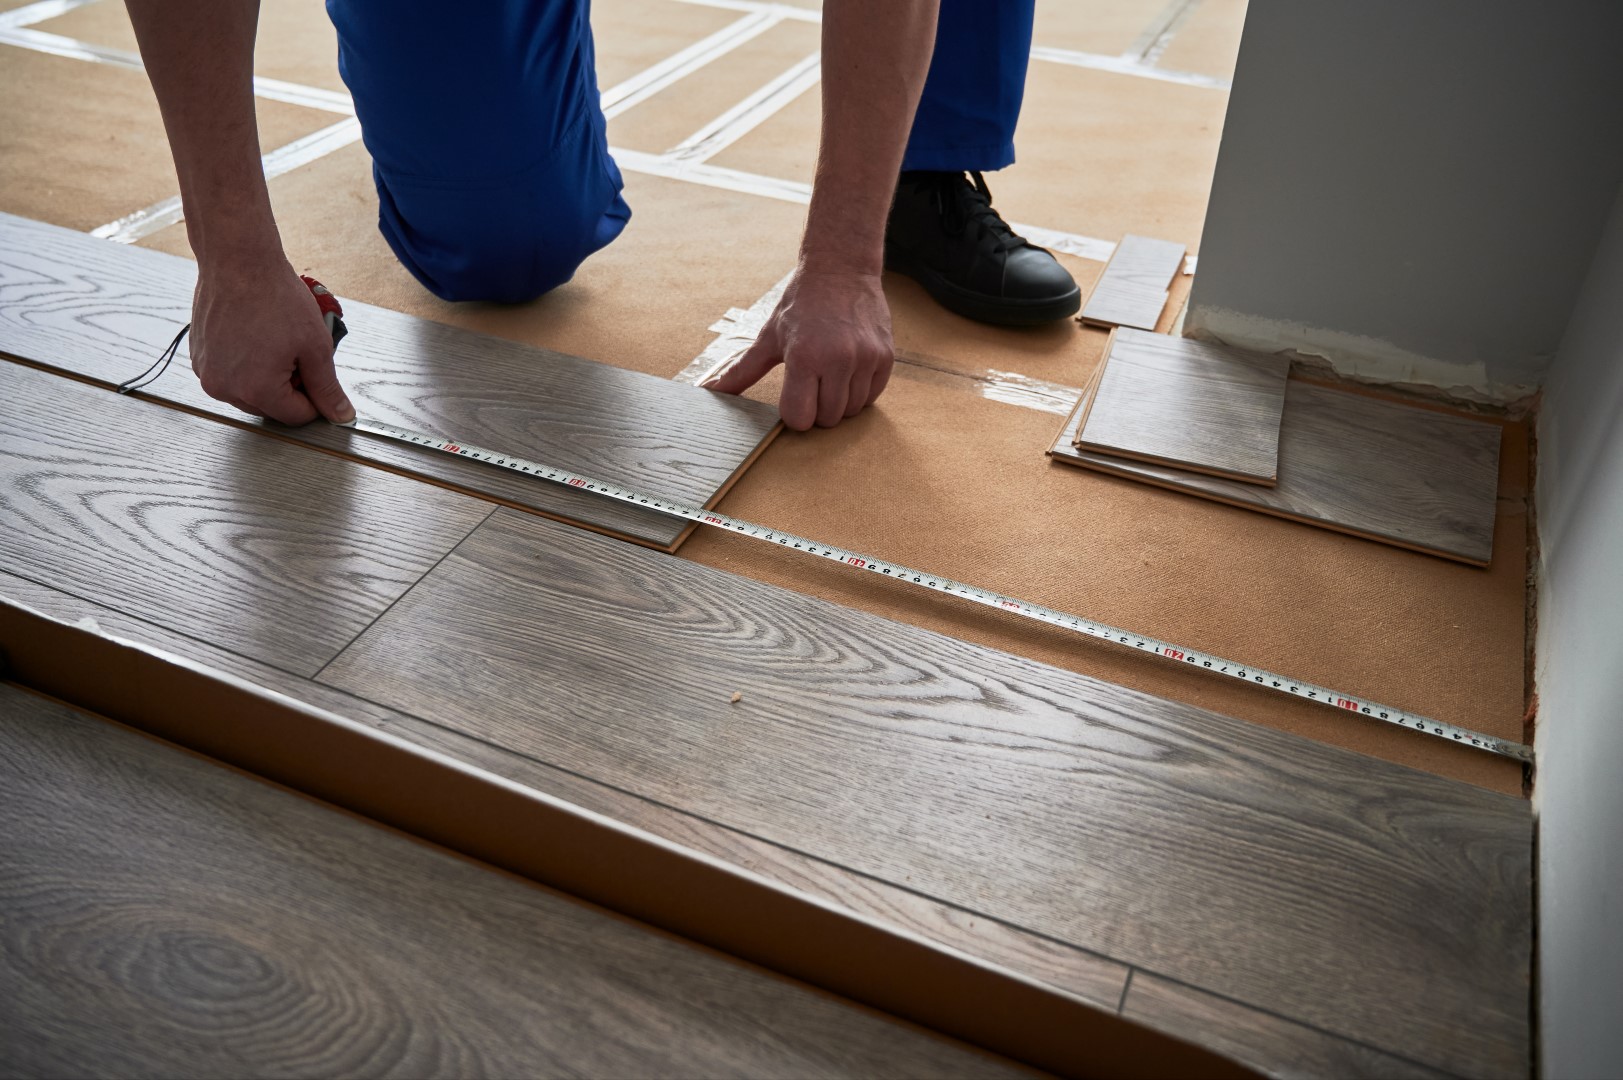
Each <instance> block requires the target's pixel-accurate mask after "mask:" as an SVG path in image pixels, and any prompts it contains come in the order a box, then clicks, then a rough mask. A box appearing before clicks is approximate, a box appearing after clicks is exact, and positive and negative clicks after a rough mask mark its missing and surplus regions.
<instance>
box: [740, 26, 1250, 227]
mask: <svg viewBox="0 0 1623 1080" xmlns="http://www.w3.org/2000/svg"><path fill="white" fill-rule="evenodd" d="M1043 6H1044V5H1042V4H1039V5H1038V9H1039V10H1041V9H1042V7H1043ZM1051 6H1052V5H1051ZM1227 108H1228V94H1227V93H1225V92H1223V91H1221V90H1213V89H1209V88H1207V87H1202V86H1184V85H1180V84H1176V83H1168V82H1158V81H1155V80H1152V79H1142V78H1135V77H1132V76H1126V75H1117V74H1113V73H1110V72H1104V71H1092V70H1088V69H1085V68H1076V67H1070V66H1067V65H1064V64H1055V63H1050V62H1046V61H1041V60H1033V61H1032V62H1031V66H1030V68H1029V69H1028V71H1027V74H1026V97H1025V105H1024V107H1023V108H1022V110H1021V114H1020V128H1019V131H1018V133H1017V134H1016V137H1015V148H1016V153H1017V155H1018V159H1019V160H1018V161H1017V162H1016V163H1015V164H1014V165H1012V166H1010V167H1009V168H1007V169H1002V170H999V171H998V172H994V173H988V174H986V180H987V183H988V184H989V185H990V186H991V189H992V194H993V196H994V203H995V205H996V206H997V207H998V209H999V210H1000V211H1001V212H1002V213H1003V216H1004V217H1006V218H1008V219H1009V220H1010V221H1018V222H1025V223H1028V224H1033V225H1041V226H1044V227H1046V228H1051V229H1060V230H1062V231H1064V232H1071V233H1080V234H1081V235H1083V236H1091V237H1095V238H1098V239H1106V240H1114V239H1115V238H1117V237H1120V236H1122V235H1124V234H1126V233H1139V234H1142V235H1144V236H1156V237H1162V238H1164V239H1168V240H1176V241H1178V242H1179V243H1182V244H1184V245H1185V246H1187V247H1188V248H1189V250H1190V251H1192V252H1193V251H1196V250H1198V249H1199V247H1200V232H1201V228H1202V225H1203V224H1204V222H1205V218H1206V199H1207V196H1208V195H1209V194H1210V191H1211V176H1212V170H1213V168H1214V167H1215V166H1216V162H1217V143H1218V139H1219V136H1220V135H1221V134H1222V129H1223V114H1224V112H1225V110H1226V109H1227ZM820 112H821V104H820V103H819V101H818V97H817V95H816V94H814V93H808V94H805V95H803V96H802V97H800V98H799V99H797V100H796V101H795V102H794V103H793V104H791V105H790V106H788V107H787V108H785V109H784V110H783V111H782V112H781V113H779V114H778V115H777V116H774V117H773V118H772V119H770V120H768V121H767V122H766V123H764V124H762V125H761V126H760V127H758V128H756V129H755V130H754V131H752V132H750V133H749V134H747V135H745V136H744V137H743V138H741V139H739V140H738V142H736V143H734V144H733V145H732V146H730V147H728V148H727V149H725V150H723V151H722V152H721V153H719V154H717V155H716V156H715V157H714V158H712V159H711V163H712V164H714V165H721V166H726V167H727V168H732V169H741V170H743V171H745V172H752V173H763V174H765V175H767V176H777V177H782V178H785V179H789V180H799V181H802V182H804V183H810V182H811V178H812V171H813V168H814V166H815V165H816V160H817V129H818V117H819V115H820Z"/></svg>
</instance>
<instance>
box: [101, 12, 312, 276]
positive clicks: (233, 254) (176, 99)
mask: <svg viewBox="0 0 1623 1080" xmlns="http://www.w3.org/2000/svg"><path fill="white" fill-rule="evenodd" d="M125 6H126V7H128V9H129V12H130V21H131V22H132V23H133V24H134V26H135V35H136V38H137V40H138V41H139V42H140V45H141V58H142V60H143V61H144V62H145V64H146V69H147V75H148V77H149V78H150V79H151V80H152V89H153V91H154V92H155V93H156V94H157V97H158V107H159V109H160V110H161V111H162V112H163V123H164V128H165V130H166V131H167V132H168V134H169V147H170V151H171V153H172V154H173V155H174V159H175V172H176V173H177V174H178V175H179V178H180V194H181V200H182V202H183V203H184V205H185V211H186V228H187V233H188V235H189V237H190V239H191V243H192V250H193V251H194V252H195V253H196V254H197V257H198V261H199V263H200V264H202V266H203V267H204V268H205V269H208V268H209V267H210V266H211V265H213V266H224V265H229V264H235V263H240V262H244V261H257V260H265V259H276V260H280V259H281V258H282V253H281V241H280V239H279V237H278V235H277V232H276V223H275V220H274V219H273V218H272V216H271V209H270V196H269V193H268V192H267V191H266V189H265V175H264V171H263V168H262V166H261V164H260V158H259V132H258V127H257V124H256V123H255V120H254V93H253V58H254V33H255V28H256V25H257V23H258V20H259V0H125Z"/></svg>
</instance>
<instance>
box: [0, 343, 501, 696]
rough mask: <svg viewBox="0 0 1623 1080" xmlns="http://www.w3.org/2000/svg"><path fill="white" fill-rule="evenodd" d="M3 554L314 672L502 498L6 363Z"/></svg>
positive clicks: (68, 583) (19, 565)
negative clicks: (473, 494) (484, 498)
mask: <svg viewBox="0 0 1623 1080" xmlns="http://www.w3.org/2000/svg"><path fill="white" fill-rule="evenodd" d="M0 384H3V386H4V390H3V392H0V565H4V566H5V567H6V568H7V569H10V570H12V571H15V572H18V573H24V574H28V575H31V576H33V577H35V578H37V579H39V580H45V581H50V582H52V583H53V584H56V585H59V586H60V587H62V588H64V589H67V590H69V591H71V592H76V593H79V594H82V595H85V596H93V597H96V598H98V599H100V600H102V601H104V602H105V603H107V604H109V605H111V606H114V607H119V608H123V609H124V610H127V611H129V612H131V613H132V614H136V615H139V616H141V617H142V618H146V619H150V620H152V621H153V622H156V623H158V624H160V625H163V626H167V627H170V628H172V629H176V630H182V631H184V632H186V633H191V634H196V635H199V636H202V637H206V638H208V639H210V640H214V641H218V642H220V643H222V644H224V645H226V646H227V647H229V648H232V649H236V650H238V651H240V652H244V653H248V654H250V655H253V656H256V657H259V658H261V659H265V660H270V661H272V662H275V663H278V664H281V665H283V666H285V667H287V668H289V669H290V670H294V671H299V672H301V673H303V674H313V673H314V672H315V671H316V670H318V669H319V668H320V667H321V665H323V664H325V663H326V662H327V661H328V660H330V659H331V658H332V657H333V656H334V655H336V654H337V652H338V650H339V649H341V648H343V646H344V645H345V644H346V643H347V642H349V641H350V640H351V639H352V638H354V637H355V636H356V635H357V634H359V633H360V632H361V631H362V630H364V629H365V628H366V626H367V625H368V624H369V623H370V622H371V621H372V620H373V619H375V618H376V617H377V616H378V614H379V613H381V612H382V611H383V610H384V609H385V608H386V607H388V606H389V605H390V604H391V603H393V602H394V601H395V600H396V599H398V598H399V597H400V595H401V594H402V593H404V592H405V591H406V589H407V588H408V587H409V586H410V585H411V584H412V582H414V581H416V580H417V579H418V578H419V577H421V576H422V575H423V574H424V573H426V572H427V571H428V569H429V568H430V567H431V566H433V565H434V563H435V562H437V561H438V560H439V559H440V558H441V557H442V556H444V555H445V553H446V552H448V551H450V550H451V549H452V548H453V547H455V546H456V544H457V543H458V542H459V541H460V540H461V539H462V538H463V537H465V536H467V535H468V533H469V532H471V531H472V530H473V528H474V526H475V525H477V524H478V523H479V522H480V521H481V520H483V519H484V518H485V517H486V516H487V515H488V514H489V513H490V511H491V507H490V505H489V504H488V503H483V502H480V501H479V500H477V499H472V498H469V497H467V496H463V495H458V494H455V493H454V492H449V491H445V490H443V489H441V488H436V487H432V486H430V485H427V484H421V483H416V482H414V481H411V480H408V479H406V478H404V477H400V476H394V475H390V474H388V473H384V472H380V471H378V470H375V469H368V468H365V467H363V466H361V465H359V464H357V463H355V462H351V461H343V460H340V459H338V458H335V457H332V456H331V455H328V454H319V453H315V452H313V451H311V450H309V449H306V448H305V447H301V446H293V445H289V444H287V443H284V442H280V441H278V440H274V439H265V438H261V437H260V436H258V435H256V434H254V433H253V432H250V431H243V430H241V429H239V428H235V427H231V426H228V425H224V424H216V423H211V422H210V421H208V420H205V419H202V418H200V417H196V416H190V415H187V414H185V413H182V412H178V411H176V410H174V409H166V408H163V407H162V406H159V405H155V404H153V403H152V402H146V401H138V400H135V399H133V398H128V397H120V396H118V395H116V394H114V393H112V392H110V391H107V390H103V389H100V388H98V387H94V386H90V385H87V384H85V383H81V382H76V381H74V380H71V379H67V378H63V377H62V376H60V375H54V374H51V373H49V372H45V371H38V370H35V369H33V368H28V367H23V366H22V365H20V364H14V363H10V362H6V361H0Z"/></svg>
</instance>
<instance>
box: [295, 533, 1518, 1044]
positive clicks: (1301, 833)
mask: <svg viewBox="0 0 1623 1080" xmlns="http://www.w3.org/2000/svg"><path fill="white" fill-rule="evenodd" d="M318 679H319V681H321V682H324V683H328V684H330V685H333V686H337V687H339V688H342V689H345V690H348V691H350V692H352V693H356V694H359V695H361V696H363V697H366V698H369V699H371V700H374V701H377V702H380V703H382V704H384V705H387V706H390V707H391V708H396V709H399V710H401V711H404V712H408V713H412V714H415V715H418V716H426V717H433V718H434V719H435V720H436V721H437V722H439V723H441V724H444V725H445V726H447V727H451V728H453V729H455V730H457V731H460V732H462V733H463V734H466V735H469V736H472V737H474V738H477V739H481V740H484V741H487V742H490V743H493V744H496V745H500V746H504V747H507V748H509V749H511V750H513V751H515V752H517V753H520V754H524V755H527V756H530V757H533V758H535V759H537V760H539V761H544V762H548V763H549V764H552V765H555V766H557V767H559V768H562V769H566V770H570V771H573V772H576V773H579V774H581V775H583V776H588V777H591V778H593V779H595V780H598V781H600V782H602V783H605V784H608V785H612V786H614V787H618V788H620V789H622V790H624V791H628V792H632V793H634V794H637V795H639V796H642V797H644V798H647V799H651V800H654V801H656V802H661V803H664V804H666V805H668V806H672V807H676V808H678V809H681V810H683V811H686V812H688V813H691V814H694V815H697V816H700V817H704V818H708V819H709V820H712V821H715V822H717V823H719V824H722V825H725V826H728V827H730V828H733V829H737V830H739V831H741V832H745V833H749V834H752V835H754V836H758V837H760V838H762V839H764V840H767V841H770V842H772V843H775V844H781V845H784V846H787V847H793V848H795V849H796V850H798V851H801V852H804V853H806V854H808V855H810V856H812V857H814V858H818V859H822V860H826V861H828V862H832V863H836V864H839V865H842V866H845V867H848V868H850V869H852V870H854V871H856V872H857V873H860V874H864V875H867V876H870V877H873V878H875V879H877V880H880V881H885V882H891V883H895V884H898V885H903V886H905V887H907V888H910V889H912V890H915V891H917V892H920V893H923V894H925V895H929V896H934V897H939V898H940V899H942V900H943V901H945V902H947V903H951V904H954V905H957V906H959V907H962V908H965V909H967V910H969V911H975V912H981V913H984V914H985V915H987V916H988V917H991V918H994V919H998V920H1000V921H1002V922H1004V923H1006V924H1009V925H1012V926H1016V927H1021V928H1024V929H1027V930H1031V931H1033V932H1036V933H1038V934H1041V935H1045V936H1048V937H1052V938H1054V939H1057V940H1060V941H1064V942H1067V943H1069V944H1071V945H1075V946H1077V947H1080V948H1084V949H1087V950H1090V951H1092V952H1095V953H1098V954H1102V955H1104V956H1107V957H1110V958H1112V959H1114V960H1117V961H1120V962H1123V963H1128V964H1132V965H1134V966H1135V967H1139V968H1143V969H1147V970H1149V971H1153V972H1158V973H1161V974H1164V975H1166V976H1168V977H1172V978H1175V979H1178V980H1180V981H1183V982H1187V983H1190V984H1192V985H1196V986H1200V987H1203V988H1205V989H1207V990H1209V991H1211V992H1214V993H1219V994H1222V995H1225V996H1228V997H1232V998H1234V999H1236V1000H1239V1001H1242V1002H1245V1003H1248V1004H1250V1005H1252V1006H1253V1007H1255V1008H1260V1009H1266V1010H1270V1011H1274V1012H1278V1013H1280V1014H1282V1015H1286V1016H1290V1017H1293V1018H1295V1019H1297V1020H1299V1021H1301V1022H1305V1023H1309V1024H1313V1025H1315V1026H1318V1027H1321V1028H1323V1029H1324V1030H1327V1031H1329V1032H1332V1033H1334V1034H1337V1035H1340V1036H1342V1037H1344V1038H1350V1039H1355V1040H1360V1041H1365V1042H1369V1043H1371V1044H1374V1045H1379V1046H1383V1047H1385V1048H1387V1049H1389V1050H1390V1051H1392V1052H1395V1053H1399V1054H1404V1055H1406V1056H1410V1057H1414V1058H1417V1059H1419V1060H1423V1061H1425V1062H1427V1063H1428V1064H1432V1065H1434V1066H1436V1067H1439V1068H1444V1069H1453V1070H1457V1071H1460V1072H1463V1073H1467V1074H1475V1073H1484V1072H1486V1073H1515V1072H1525V1071H1526V1069H1527V1067H1528V1034H1529V1033H1528V1022H1527V1008H1526V1005H1527V988H1528V979H1529V968H1528V963H1529V951H1530V945H1531V923H1530V899H1531V898H1530V884H1529V875H1530V838H1531V837H1530V831H1531V830H1530V818H1529V812H1528V807H1527V804H1526V803H1525V802H1523V801H1522V800H1519V799H1515V798H1510V797H1507V796H1501V795H1494V794H1491V793H1488V792H1484V791H1481V790H1479V789H1475V788H1470V787H1467V786H1465V785H1461V784H1456V783H1452V782H1450V781H1446V780H1441V779H1439V778H1437V777H1433V776H1429V775H1426V774H1423V773H1419V772H1415V771H1412V770H1409V769H1405V768H1401V767H1398V766H1394V765H1390V764H1387V763H1385V762H1381V761H1377V760H1374V759H1371V758H1366V757H1363V756H1361V755H1358V754H1354V753H1349V752H1347V751H1342V750H1337V749H1334V748H1331V747H1328V746H1324V745H1321V744H1319V743H1316V742H1311V741H1308V740H1305V739H1301V738H1298V737H1295V736H1290V735H1286V734H1283V733H1281V732H1277V731H1273V730H1270V729H1267V728H1263V727H1259V726H1255V725H1251V724H1247V723H1244V722H1242V721H1238V720H1232V719H1229V718H1226V717H1221V716H1217V715H1215V714H1212V713H1208V712H1204V711H1202V710H1200V709H1196V708H1193V707H1190V706H1186V705H1181V704H1176V703H1173V702H1168V701H1164V700H1159V699H1156V698H1152V697H1149V696H1147V695H1144V694H1139V693H1135V692H1132V691H1128V690H1125V689H1122V688H1120V687H1114V686H1110V685H1108V684H1104V683H1100V682H1097V681H1095V680H1092V679H1089V678H1086V677H1084V676H1080V675H1076V674H1072V673H1070V672H1065V671H1060V670H1058V669H1054V668H1050V667H1046V666H1044V665H1041V664H1038V663H1035V662H1032V661H1029V660H1025V659H1022V658H1020V657H1015V656H1010V655H1007V654H1003V653H998V652H995V651H993V650H990V649H985V648H981V647H978V646H974V645H970V644H968V643H965V642H961V641H956V640H953V639H951V638H946V637H942V636H940V635H936V634H932V633H929V632H927V631H923V630H919V629H917V628H915V627H910V626H906V625H901V624H897V623H892V622H889V621H886V620H883V619H879V618H876V617H873V616H870V615H866V614H863V613H860V612H854V611H851V610H848V609H844V608H841V607H838V606H836V605H833V604H829V603H825V602H822V601H818V600H815V599H812V598H809V597H805V596H802V595H799V594H796V593H792V592H789V591H787V590H783V589H778V588H774V587H771V586H768V585H764V584H761V583H759V582H755V581H751V580H749V579H745V578H739V577H735V576H732V575H729V574H725V573H722V572H719V571H715V570H711V569H709V568H707V567H703V566H698V565H695V564H692V563H688V562H685V561H683V560H676V559H665V558H661V557H659V556H658V555H656V554H654V553H652V552H648V551H643V550H640V549H637V548H634V547H631V546H630V545H626V544H615V543H611V542H609V541H605V540H602V539H600V538H596V537H591V536H582V535H580V534H578V533H573V534H572V533H570V532H569V531H568V530H566V529H563V528H561V527H558V526H556V525H553V524H551V523H548V522H545V521H540V520H536V519H534V518H525V517H523V516H522V515H518V514H514V513H512V512H510V511H505V510H503V511H497V513H496V514H495V515H494V516H493V517H492V518H491V519H490V520H489V521H487V522H486V523H485V524H484V525H482V526H481V527H480V528H478V529H476V530H475V532H474V535H473V536H471V537H469V539H468V540H467V541H465V542H464V543H463V544H462V545H461V546H459V548H458V549H457V550H456V551H455V552H453V553H452V554H451V555H450V556H448V557H447V558H446V559H445V561H444V562H442V563H441V564H440V565H439V566H438V567H436V568H435V570H434V571H432V572H431V573H430V574H428V576H427V577H425V578H424V579H423V580H422V581H421V582H419V583H418V585H417V587H416V588H414V589H413V590H412V591H411V593H410V594H408V595H407V596H406V597H404V598H403V599H402V600H401V601H400V602H399V603H398V604H396V605H395V606H394V607H393V608H391V609H390V611H389V612H388V613H387V614H385V615H384V616H383V617H382V618H381V619H379V620H378V622H377V623H376V624H374V625H373V626H372V627H371V628H370V629H369V630H368V631H367V632H366V633H365V634H363V635H362V636H361V637H360V638H359V639H358V640H357V641H356V642H355V643H354V644H353V645H351V646H350V647H349V648H348V649H346V650H345V651H344V653H343V654H342V655H340V656H339V657H338V659H336V660H335V661H334V662H333V663H332V664H331V665H330V666H329V667H328V668H327V669H326V670H325V671H324V672H322V673H321V675H320V676H318ZM538 688H539V690H538ZM737 690H743V692H744V697H743V700H742V701H740V702H739V703H738V704H731V703H730V702H729V699H730V697H731V695H732V693H733V692H734V691H737ZM1348 722H1349V723H1366V722H1368V721H1364V720H1361V719H1359V718H1356V717H1349V718H1348ZM1417 737H1418V736H1417Z"/></svg>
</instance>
